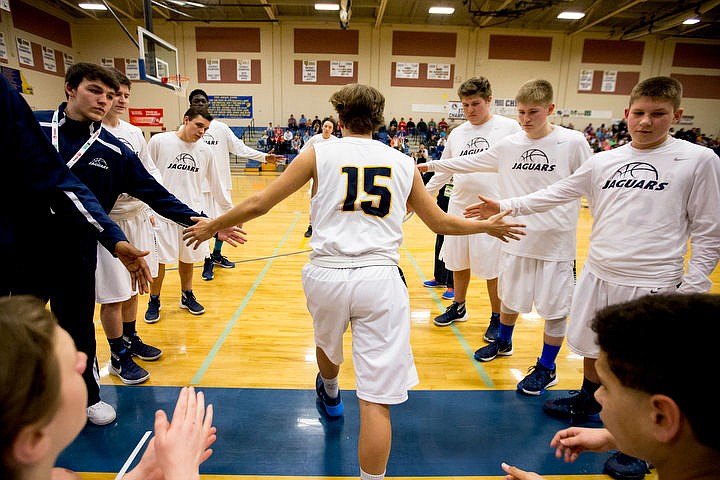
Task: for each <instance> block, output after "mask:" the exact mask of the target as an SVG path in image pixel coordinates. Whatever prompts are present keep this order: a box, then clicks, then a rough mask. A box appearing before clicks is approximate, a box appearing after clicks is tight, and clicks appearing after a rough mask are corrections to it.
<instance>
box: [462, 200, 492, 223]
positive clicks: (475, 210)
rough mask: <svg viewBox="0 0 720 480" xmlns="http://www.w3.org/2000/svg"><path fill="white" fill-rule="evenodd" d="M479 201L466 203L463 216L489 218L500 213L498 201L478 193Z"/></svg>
mask: <svg viewBox="0 0 720 480" xmlns="http://www.w3.org/2000/svg"><path fill="white" fill-rule="evenodd" d="M478 198H479V199H480V202H478V203H473V204H472V205H468V207H467V208H466V209H465V211H464V212H463V215H465V218H480V219H484V218H490V217H492V216H493V215H495V214H497V213H500V202H498V201H497V200H493V199H491V198H487V197H483V196H482V195H478Z"/></svg>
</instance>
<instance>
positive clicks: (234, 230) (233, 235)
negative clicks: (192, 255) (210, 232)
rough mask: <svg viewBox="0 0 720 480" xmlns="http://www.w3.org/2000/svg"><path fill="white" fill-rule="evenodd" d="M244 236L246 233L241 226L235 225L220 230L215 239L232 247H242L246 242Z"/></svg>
mask: <svg viewBox="0 0 720 480" xmlns="http://www.w3.org/2000/svg"><path fill="white" fill-rule="evenodd" d="M245 235H247V232H246V231H245V230H243V229H242V225H237V226H235V227H230V228H226V229H225V230H220V231H219V232H218V233H217V238H218V240H220V241H221V242H227V243H229V244H230V245H232V246H233V247H237V246H238V245H242V244H243V243H245V242H247V237H246V236H245ZM196 248H197V247H196Z"/></svg>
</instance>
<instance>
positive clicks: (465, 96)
mask: <svg viewBox="0 0 720 480" xmlns="http://www.w3.org/2000/svg"><path fill="white" fill-rule="evenodd" d="M457 93H458V96H459V97H460V100H461V101H462V106H463V112H464V113H465V119H466V120H467V121H466V122H463V123H462V124H461V125H459V126H457V127H455V128H454V129H453V131H452V132H450V135H449V136H448V139H447V143H446V145H445V149H444V150H443V153H442V158H450V157H458V156H460V155H471V154H473V153H478V152H481V151H483V150H486V149H488V148H490V147H491V146H493V145H495V144H496V143H497V142H498V141H499V140H501V139H502V138H505V137H506V136H508V135H511V134H513V133H515V132H519V131H520V126H519V125H518V122H517V121H515V120H511V119H509V118H506V117H503V116H500V115H493V114H492V113H491V112H490V102H491V101H492V88H491V86H490V82H489V81H488V80H487V79H486V78H484V77H474V78H470V79H468V80H466V81H465V82H463V84H462V85H460V87H459V88H458V91H457ZM449 183H452V187H451V188H452V194H451V196H450V201H449V203H448V213H449V214H451V215H456V216H459V217H461V216H462V214H463V210H465V207H467V206H468V205H470V204H471V203H474V202H475V199H476V198H477V194H478V193H479V192H496V193H500V190H499V179H498V174H497V173H495V172H471V173H456V174H453V173H444V172H443V173H437V174H435V175H433V177H432V178H431V179H430V181H428V183H427V185H426V186H425V188H426V189H427V191H428V192H429V193H430V195H431V196H432V197H435V196H436V195H437V193H438V192H439V191H440V189H441V188H442V187H444V186H445V185H446V184H449ZM446 194H447V192H446ZM500 245H501V242H498V241H497V239H495V238H491V237H489V236H488V235H472V236H455V235H450V236H447V237H445V239H444V241H443V245H442V248H441V250H440V258H441V259H442V260H443V262H445V267H446V268H447V269H448V270H450V271H452V272H453V273H452V275H453V284H454V289H455V290H454V294H455V297H454V300H453V303H452V304H451V305H450V306H449V307H448V308H447V310H446V311H445V312H444V313H443V314H441V315H439V316H437V317H436V318H435V320H434V323H435V325H437V326H439V327H445V326H448V325H451V324H452V323H453V322H464V321H466V320H467V319H468V312H467V308H466V306H465V298H466V295H467V291H468V287H469V286H470V276H471V274H474V275H476V276H478V277H480V278H484V279H485V280H486V285H487V291H488V297H490V307H491V309H492V315H491V317H490V325H489V326H488V329H487V331H486V332H485V339H486V340H488V341H494V340H495V337H496V336H497V330H498V326H499V324H500V299H499V297H498V294H497V277H498V265H499V258H500Z"/></svg>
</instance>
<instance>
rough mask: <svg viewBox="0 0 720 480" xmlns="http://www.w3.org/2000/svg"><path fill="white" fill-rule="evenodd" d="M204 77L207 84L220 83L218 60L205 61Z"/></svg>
mask: <svg viewBox="0 0 720 480" xmlns="http://www.w3.org/2000/svg"><path fill="white" fill-rule="evenodd" d="M205 77H206V78H207V81H208V82H219V81H220V59H219V58H209V59H207V60H205Z"/></svg>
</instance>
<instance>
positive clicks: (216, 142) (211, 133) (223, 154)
mask: <svg viewBox="0 0 720 480" xmlns="http://www.w3.org/2000/svg"><path fill="white" fill-rule="evenodd" d="M203 141H204V142H205V143H206V144H207V145H208V146H209V147H210V149H211V150H212V153H213V159H214V160H215V168H216V170H217V172H218V175H219V176H220V182H221V184H222V186H223V188H224V189H225V190H232V175H231V174H230V154H231V153H233V154H235V155H237V156H238V157H243V158H250V159H252V160H257V161H258V162H261V163H265V155H266V154H265V153H263V152H260V151H258V150H255V149H253V148H250V147H248V146H247V145H245V142H243V141H242V140H240V139H239V138H237V137H236V136H235V134H234V133H233V131H232V130H230V127H228V126H227V125H226V124H224V123H223V122H220V121H218V120H213V121H211V122H210V128H208V129H207V131H206V132H205V135H203ZM202 191H203V192H209V191H211V190H210V185H208V184H207V183H205V184H203V190H202Z"/></svg>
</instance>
